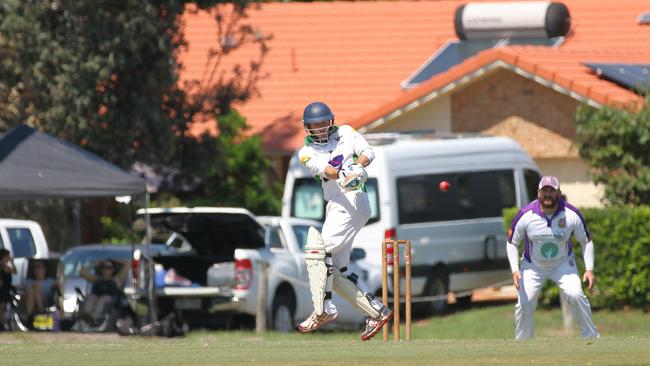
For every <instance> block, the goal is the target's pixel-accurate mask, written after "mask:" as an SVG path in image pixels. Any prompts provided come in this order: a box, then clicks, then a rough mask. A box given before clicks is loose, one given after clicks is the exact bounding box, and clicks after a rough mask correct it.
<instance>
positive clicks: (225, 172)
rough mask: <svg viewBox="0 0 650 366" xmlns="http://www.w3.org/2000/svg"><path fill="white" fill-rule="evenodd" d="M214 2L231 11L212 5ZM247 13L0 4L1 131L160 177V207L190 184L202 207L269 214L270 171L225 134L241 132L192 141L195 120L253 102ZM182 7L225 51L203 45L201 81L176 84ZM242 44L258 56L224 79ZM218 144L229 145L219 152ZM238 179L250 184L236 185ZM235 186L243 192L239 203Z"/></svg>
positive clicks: (95, 0) (109, 3)
mask: <svg viewBox="0 0 650 366" xmlns="http://www.w3.org/2000/svg"><path fill="white" fill-rule="evenodd" d="M220 3H228V4H230V6H225V7H214V6H215V5H216V4H220ZM248 3H249V1H248V0H232V1H224V0H195V1H192V0H122V1H114V0H90V1H65V0H54V1H53V0H28V1H24V0H6V1H2V3H1V4H0V60H1V61H0V130H7V129H10V128H12V127H15V126H17V125H19V124H28V125H30V126H33V127H36V128H38V129H39V130H42V131H45V132H48V133H50V134H53V135H55V136H58V137H60V138H62V139H64V140H66V141H69V142H71V143H74V144H78V145H80V146H82V147H83V148H85V149H87V150H89V151H92V152H94V153H96V154H98V155H99V156H101V157H103V158H105V159H107V160H109V161H111V162H113V163H115V164H117V165H118V166H121V167H123V168H125V169H127V170H128V169H130V168H131V167H132V166H133V165H134V164H135V163H140V164H145V165H146V166H148V167H151V168H153V169H154V171H155V172H156V173H158V174H159V175H160V176H162V177H163V178H164V179H163V184H162V186H161V187H160V190H161V191H162V193H161V197H160V199H162V200H172V201H173V200H176V201H178V199H177V198H176V199H175V198H174V197H173V195H177V194H178V192H179V191H180V192H186V191H187V190H188V189H191V188H193V187H197V186H198V187H203V189H202V190H200V191H199V192H197V193H196V194H191V193H188V194H191V195H192V196H191V199H193V200H199V198H200V197H199V195H200V194H205V195H209V196H207V197H202V199H203V200H204V201H206V202H207V201H209V202H213V203H215V204H217V203H228V204H231V205H236V206H248V207H250V208H252V209H259V211H260V212H265V213H271V212H277V211H279V209H278V205H279V203H278V202H279V197H278V198H273V197H271V195H273V194H277V192H278V191H277V189H276V188H277V187H272V188H271V189H270V190H269V188H268V185H266V184H262V180H263V178H262V176H263V175H265V174H270V171H271V169H270V165H269V164H268V162H266V161H264V160H260V161H259V162H258V161H257V160H256V159H257V158H258V157H259V156H260V154H261V152H260V150H259V149H260V144H259V138H253V139H252V140H251V141H247V140H246V139H245V138H244V137H243V136H242V135H241V134H239V132H240V131H235V130H237V129H243V128H244V126H245V125H244V123H233V125H232V126H231V127H229V126H227V125H220V126H218V127H217V128H216V129H217V130H219V131H226V132H227V133H226V134H224V135H223V136H220V137H219V138H218V139H217V138H215V137H214V136H210V135H208V134H204V135H202V136H198V137H197V136H195V135H194V134H193V133H192V131H193V128H192V127H193V125H194V123H196V122H204V121H203V118H202V117H203V116H212V115H215V114H216V115H228V114H229V113H230V106H231V104H232V103H233V102H243V101H246V100H247V99H248V98H249V97H250V96H251V95H253V94H254V93H255V92H256V83H257V81H258V79H259V77H260V72H261V69H260V65H261V63H262V61H263V58H264V55H265V54H266V52H267V47H266V43H265V42H266V41H267V40H268V39H269V37H270V36H269V35H265V34H264V33H263V32H262V31H261V30H260V29H258V28H254V27H253V26H252V25H251V24H248V23H246V8H247V5H248ZM188 4H194V5H196V7H198V8H199V9H209V12H210V15H211V16H212V19H214V22H215V23H217V27H215V28H216V34H215V35H214V36H215V38H216V39H222V40H230V41H231V42H221V43H217V44H214V45H213V46H212V47H211V49H210V56H209V59H208V60H207V64H206V65H207V69H206V74H205V77H204V78H202V79H201V80H199V81H193V82H181V81H180V79H179V71H180V70H181V68H182V67H183V65H181V64H180V63H179V62H178V57H177V56H178V54H179V52H181V51H182V50H183V48H184V47H186V46H187V42H186V39H185V36H184V34H183V24H182V23H181V21H180V19H181V16H182V15H183V14H184V13H185V12H186V11H191V10H188V7H187V5H188ZM242 46H245V47H247V49H257V54H254V55H253V56H251V60H250V62H249V63H248V64H247V65H234V66H233V67H232V69H229V70H227V69H225V67H224V66H223V63H222V59H223V56H224V55H225V54H227V53H229V52H232V51H233V50H234V49H236V48H238V47H242ZM224 123H226V124H227V123H230V122H224ZM208 127H210V126H208ZM228 128H232V129H233V131H228ZM228 138H237V141H236V143H235V142H234V141H231V142H226V141H225V140H226V139H228ZM229 144H232V145H233V146H229ZM239 145H241V146H239ZM236 164H251V167H250V168H249V167H236V166H235V165H236ZM253 169H259V170H255V173H252V171H253ZM224 178H227V179H226V182H223V181H221V179H224ZM240 178H245V179H249V180H251V182H244V183H241V182H239V184H238V182H237V181H236V180H237V179H240ZM209 185H214V187H210V188H208V186H209ZM240 187H244V188H246V187H252V188H251V189H252V190H254V191H250V192H244V193H239V192H240V191H241V188H240ZM32 214H35V213H34V212H32ZM56 220H57V217H56V216H52V217H50V221H52V222H49V223H48V222H41V223H42V224H43V225H44V226H46V227H47V226H50V227H56V226H57V223H56ZM115 225H116V220H115V218H113V220H112V221H111V222H104V229H107V230H108V233H109V234H107V235H108V237H107V238H108V239H110V238H111V237H112V235H116V237H122V236H123V235H122V234H124V233H122V232H121V229H117V228H116V227H115Z"/></svg>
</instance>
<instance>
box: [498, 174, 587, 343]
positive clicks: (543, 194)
mask: <svg viewBox="0 0 650 366" xmlns="http://www.w3.org/2000/svg"><path fill="white" fill-rule="evenodd" d="M560 194H561V192H560V182H559V181H558V179H557V178H556V177H553V176H544V177H542V179H541V180H540V182H539V185H538V190H537V199H536V200H535V201H533V202H531V203H529V204H528V205H527V206H526V207H523V208H522V209H521V210H519V213H517V216H515V218H514V220H512V225H511V226H510V232H509V241H508V243H507V244H506V247H507V253H508V261H509V262H510V269H511V270H512V281H513V282H514V285H515V288H517V290H518V295H519V301H518V302H517V305H516V306H515V338H516V339H528V338H531V337H533V335H534V334H535V324H534V322H533V312H534V311H535V308H536V307H537V297H538V295H539V291H540V289H541V286H542V284H543V283H544V281H545V280H546V279H551V280H553V281H554V282H555V283H557V284H558V285H559V286H560V291H562V293H563V294H564V295H565V297H566V299H567V300H568V301H569V303H570V304H571V307H572V309H573V316H574V318H575V319H576V321H577V323H578V327H579V328H580V335H581V336H582V337H584V338H599V337H600V334H599V333H598V330H597V329H596V326H595V325H594V323H593V320H592V319H591V306H590V305H589V300H587V297H586V296H585V295H584V293H583V292H582V284H581V282H580V276H579V274H578V268H577V267H576V260H575V255H574V253H573V246H572V243H571V236H574V237H575V239H576V240H577V241H578V242H579V243H580V245H581V246H582V248H583V252H584V261H585V267H586V268H585V273H584V275H583V277H582V280H583V281H585V282H587V283H588V288H589V291H591V290H592V289H593V286H594V283H595V281H596V277H595V275H594V272H593V270H594V243H593V242H592V241H591V235H590V234H589V231H588V229H587V224H586V223H585V220H584V218H583V217H582V214H580V211H579V210H578V209H577V208H575V207H573V206H571V205H570V204H569V203H568V202H566V201H565V200H563V199H561V198H560ZM522 241H523V242H524V250H523V255H522V258H521V271H520V269H519V258H518V257H519V253H518V246H519V243H520V242H522Z"/></svg>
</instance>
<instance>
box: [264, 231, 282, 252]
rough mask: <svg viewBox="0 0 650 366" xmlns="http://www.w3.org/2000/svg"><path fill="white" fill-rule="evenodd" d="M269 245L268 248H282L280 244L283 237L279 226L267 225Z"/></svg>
mask: <svg viewBox="0 0 650 366" xmlns="http://www.w3.org/2000/svg"><path fill="white" fill-rule="evenodd" d="M268 230H269V247H270V248H278V249H282V248H284V245H283V244H282V243H283V242H284V237H283V236H282V232H281V231H282V230H280V227H279V226H269V227H268Z"/></svg>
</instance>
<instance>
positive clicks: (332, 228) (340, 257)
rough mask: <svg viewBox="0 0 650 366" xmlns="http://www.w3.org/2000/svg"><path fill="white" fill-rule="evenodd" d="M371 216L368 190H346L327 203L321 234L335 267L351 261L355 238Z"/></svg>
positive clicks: (341, 266)
mask: <svg viewBox="0 0 650 366" xmlns="http://www.w3.org/2000/svg"><path fill="white" fill-rule="evenodd" d="M369 218H370V202H369V201H368V194H366V192H362V191H350V192H346V193H344V194H340V195H338V196H336V197H334V198H332V199H331V200H330V201H329V202H328V203H327V207H326V209H325V222H324V223H323V230H322V233H321V236H322V238H323V242H325V251H326V252H327V253H331V254H332V260H333V264H334V267H336V268H339V269H340V268H343V267H346V266H347V265H348V264H349V263H350V253H351V252H352V243H353V242H354V238H355V237H356V236H357V234H358V233H359V231H360V230H361V228H362V227H363V226H364V225H365V224H366V222H368V219H369Z"/></svg>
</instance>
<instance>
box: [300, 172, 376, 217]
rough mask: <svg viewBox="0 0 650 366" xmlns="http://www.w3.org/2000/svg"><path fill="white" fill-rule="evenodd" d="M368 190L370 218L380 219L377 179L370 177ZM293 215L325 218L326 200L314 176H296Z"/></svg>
mask: <svg viewBox="0 0 650 366" xmlns="http://www.w3.org/2000/svg"><path fill="white" fill-rule="evenodd" d="M366 192H367V193H368V199H369V201H370V220H368V223H369V224H370V223H373V222H377V221H379V195H378V192H377V179H376V178H368V180H367V181H366ZM291 216H294V217H299V218H303V219H312V220H318V221H324V220H325V201H324V200H323V189H322V188H321V184H320V182H318V181H316V180H315V179H313V178H296V181H295V182H294V185H293V197H292V199H291Z"/></svg>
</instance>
